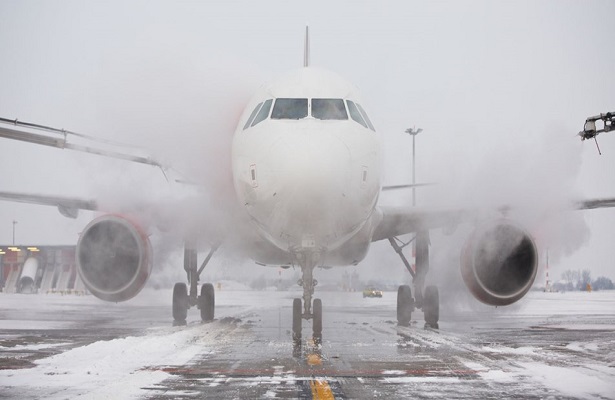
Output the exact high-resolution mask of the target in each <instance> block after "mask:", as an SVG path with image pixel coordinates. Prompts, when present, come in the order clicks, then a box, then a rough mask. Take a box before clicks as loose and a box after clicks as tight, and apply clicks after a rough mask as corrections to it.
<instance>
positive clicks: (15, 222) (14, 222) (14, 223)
mask: <svg viewBox="0 0 615 400" xmlns="http://www.w3.org/2000/svg"><path fill="white" fill-rule="evenodd" d="M15 225H17V221H15V220H13V246H15Z"/></svg>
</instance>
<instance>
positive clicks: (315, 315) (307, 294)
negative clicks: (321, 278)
mask: <svg viewBox="0 0 615 400" xmlns="http://www.w3.org/2000/svg"><path fill="white" fill-rule="evenodd" d="M303 258H305V259H306V260H305V262H304V263H303V264H302V265H301V279H299V282H297V283H298V284H299V286H302V287H303V312H302V311H301V300H302V299H293V340H295V341H299V340H301V325H302V320H303V319H306V320H309V319H311V320H312V330H313V333H314V338H315V339H318V340H319V339H320V338H321V336H322V300H320V299H314V304H313V307H312V296H313V295H314V287H315V286H316V285H317V284H318V281H317V280H316V279H314V277H313V272H314V267H315V266H316V262H315V259H312V258H315V257H314V256H313V255H303Z"/></svg>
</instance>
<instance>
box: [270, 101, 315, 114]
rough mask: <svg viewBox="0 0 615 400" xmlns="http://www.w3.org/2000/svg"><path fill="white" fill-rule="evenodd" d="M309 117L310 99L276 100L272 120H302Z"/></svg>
mask: <svg viewBox="0 0 615 400" xmlns="http://www.w3.org/2000/svg"><path fill="white" fill-rule="evenodd" d="M307 116H308V99H276V101H275V105H274V106H273V111H272V112H271V119H301V118H305V117H307Z"/></svg>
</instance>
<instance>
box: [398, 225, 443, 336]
mask: <svg viewBox="0 0 615 400" xmlns="http://www.w3.org/2000/svg"><path fill="white" fill-rule="evenodd" d="M412 241H414V246H415V249H416V270H414V269H413V268H412V266H411V265H410V263H409V262H408V260H407V259H406V256H404V254H403V252H402V250H403V248H404V247H406V246H407V245H409V244H410V243H412ZM412 241H410V242H408V243H403V242H401V241H400V240H399V239H397V238H395V237H390V238H389V243H391V246H393V248H394V249H395V252H397V254H398V255H399V257H400V258H401V260H402V261H403V263H404V265H405V266H406V269H407V270H408V272H409V273H410V275H412V283H413V286H414V298H413V297H412V290H411V289H410V286H408V285H402V286H400V287H399V289H398V291H397V323H398V325H400V326H408V325H409V323H410V318H411V315H412V312H413V311H414V310H415V308H418V309H422V310H423V314H424V316H425V327H426V328H433V329H438V320H439V319H440V300H439V294H438V288H437V287H435V286H427V287H426V288H425V290H423V287H424V285H425V277H426V275H427V272H428V271H429V244H430V243H429V232H428V231H421V232H417V234H416V236H415V237H414V239H413V240H412ZM398 242H400V243H402V245H401V246H400V245H399V244H398Z"/></svg>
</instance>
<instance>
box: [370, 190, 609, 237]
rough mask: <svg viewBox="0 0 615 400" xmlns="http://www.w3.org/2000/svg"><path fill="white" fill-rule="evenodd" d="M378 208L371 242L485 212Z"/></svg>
mask: <svg viewBox="0 0 615 400" xmlns="http://www.w3.org/2000/svg"><path fill="white" fill-rule="evenodd" d="M612 207H615V197H611V198H603V199H588V200H581V201H577V202H575V203H572V204H571V207H570V209H571V210H593V209H597V208H612ZM513 209H514V208H513V207H510V206H504V207H498V208H497V209H494V211H499V212H501V213H502V212H503V213H506V212H508V211H510V210H513ZM378 211H379V214H380V218H379V219H378V220H379V222H378V224H377V225H376V228H375V230H374V235H373V237H372V241H373V242H376V241H378V240H383V239H388V238H390V237H394V236H399V235H404V234H408V233H414V232H420V231H425V230H430V229H437V228H447V227H450V228H454V227H456V226H457V225H459V224H460V223H464V222H472V221H476V220H477V219H479V218H481V215H483V214H484V211H483V212H481V211H479V210H444V211H426V210H417V209H415V208H402V207H379V209H378Z"/></svg>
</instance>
